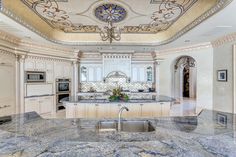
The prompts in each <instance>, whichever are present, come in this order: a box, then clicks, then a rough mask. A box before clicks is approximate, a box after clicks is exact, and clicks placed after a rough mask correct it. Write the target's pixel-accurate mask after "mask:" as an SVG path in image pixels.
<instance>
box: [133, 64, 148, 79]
mask: <svg viewBox="0 0 236 157" xmlns="http://www.w3.org/2000/svg"><path fill="white" fill-rule="evenodd" d="M131 81H132V82H153V66H152V65H144V64H143V65H142V64H137V65H135V64H133V65H132V77H131Z"/></svg>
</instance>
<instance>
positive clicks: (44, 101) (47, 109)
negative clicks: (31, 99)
mask: <svg viewBox="0 0 236 157" xmlns="http://www.w3.org/2000/svg"><path fill="white" fill-rule="evenodd" d="M39 106H40V114H44V113H51V112H52V106H53V97H52V96H48V97H42V98H39Z"/></svg>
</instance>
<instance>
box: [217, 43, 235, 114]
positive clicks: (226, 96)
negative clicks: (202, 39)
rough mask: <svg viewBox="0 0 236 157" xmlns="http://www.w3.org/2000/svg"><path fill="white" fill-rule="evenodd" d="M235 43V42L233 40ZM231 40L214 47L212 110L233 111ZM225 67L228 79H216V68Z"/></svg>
mask: <svg viewBox="0 0 236 157" xmlns="http://www.w3.org/2000/svg"><path fill="white" fill-rule="evenodd" d="M234 43H235V42H234ZM234 43H233V42H232V43H227V44H224V45H221V46H219V47H215V48H214V75H213V82H214V88H213V89H214V90H213V91H214V99H213V103H214V107H213V109H214V110H218V111H223V112H230V113H232V111H233V44H234ZM222 69H227V71H228V81H227V82H219V81H217V70H222Z"/></svg>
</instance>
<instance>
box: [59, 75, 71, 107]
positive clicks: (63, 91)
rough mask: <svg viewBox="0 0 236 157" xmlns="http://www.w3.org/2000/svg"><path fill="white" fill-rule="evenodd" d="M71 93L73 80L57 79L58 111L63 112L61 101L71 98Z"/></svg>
mask: <svg viewBox="0 0 236 157" xmlns="http://www.w3.org/2000/svg"><path fill="white" fill-rule="evenodd" d="M70 92H71V80H70V79H67V78H59V79H56V101H57V111H58V110H63V109H65V107H64V106H63V104H62V102H61V100H62V99H64V98H67V97H70Z"/></svg>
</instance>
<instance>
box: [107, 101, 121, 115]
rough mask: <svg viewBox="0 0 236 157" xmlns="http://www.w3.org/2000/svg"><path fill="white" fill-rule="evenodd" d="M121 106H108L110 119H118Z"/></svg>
mask: <svg viewBox="0 0 236 157" xmlns="http://www.w3.org/2000/svg"><path fill="white" fill-rule="evenodd" d="M121 107H122V106H121V104H113V103H111V104H110V116H109V117H110V118H118V114H119V110H120V108H121Z"/></svg>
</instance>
